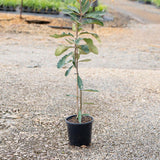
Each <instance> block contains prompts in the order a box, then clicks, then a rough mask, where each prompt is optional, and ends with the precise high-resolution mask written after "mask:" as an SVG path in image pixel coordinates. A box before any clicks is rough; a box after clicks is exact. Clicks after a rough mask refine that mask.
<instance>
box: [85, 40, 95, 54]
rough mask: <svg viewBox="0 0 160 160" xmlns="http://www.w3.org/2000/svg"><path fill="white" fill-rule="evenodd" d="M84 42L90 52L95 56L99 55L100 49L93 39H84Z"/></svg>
mask: <svg viewBox="0 0 160 160" xmlns="http://www.w3.org/2000/svg"><path fill="white" fill-rule="evenodd" d="M83 40H84V41H85V42H86V43H87V45H88V48H89V51H90V52H92V53H94V54H98V49H97V47H96V46H95V45H94V44H93V41H92V39H90V38H84V39H83Z"/></svg>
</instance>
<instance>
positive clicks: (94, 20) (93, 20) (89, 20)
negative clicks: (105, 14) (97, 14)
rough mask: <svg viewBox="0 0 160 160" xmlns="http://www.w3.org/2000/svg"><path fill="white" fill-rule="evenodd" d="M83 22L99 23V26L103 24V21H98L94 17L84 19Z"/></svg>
mask: <svg viewBox="0 0 160 160" xmlns="http://www.w3.org/2000/svg"><path fill="white" fill-rule="evenodd" d="M83 24H84V25H85V24H97V25H100V26H104V24H103V22H102V21H99V20H96V19H85V20H84V21H83Z"/></svg>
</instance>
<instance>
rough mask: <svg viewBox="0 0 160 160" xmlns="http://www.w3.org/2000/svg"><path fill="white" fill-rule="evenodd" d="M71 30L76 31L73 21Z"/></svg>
mask: <svg viewBox="0 0 160 160" xmlns="http://www.w3.org/2000/svg"><path fill="white" fill-rule="evenodd" d="M72 31H74V32H75V31H76V24H75V23H72Z"/></svg>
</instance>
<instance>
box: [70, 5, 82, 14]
mask: <svg viewBox="0 0 160 160" xmlns="http://www.w3.org/2000/svg"><path fill="white" fill-rule="evenodd" d="M67 8H68V9H69V10H71V11H74V12H76V13H78V14H79V13H80V12H79V10H78V9H77V8H76V7H73V6H67Z"/></svg>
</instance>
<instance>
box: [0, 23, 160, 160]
mask: <svg viewBox="0 0 160 160" xmlns="http://www.w3.org/2000/svg"><path fill="white" fill-rule="evenodd" d="M22 28H24V30H23V29H22ZM159 28H160V25H159V24H156V25H154V24H148V25H142V24H137V23H132V24H130V25H128V27H126V28H107V27H104V28H97V29H96V31H95V32H97V33H99V34H100V37H101V39H102V43H101V44H98V43H97V42H96V43H97V45H98V47H99V55H98V56H95V55H93V56H92V57H93V58H92V59H93V61H91V62H89V63H86V64H84V65H82V66H80V74H81V77H82V79H83V80H84V85H85V86H86V88H95V89H98V90H99V91H100V92H99V93H94V94H93V93H92V94H91V93H85V95H84V102H86V101H87V102H94V105H92V106H89V105H85V106H84V110H85V112H86V113H89V114H90V115H91V116H93V117H94V125H93V136H92V145H91V146H90V147H88V148H85V147H81V148H79V147H72V146H69V145H68V138H67V131H66V124H65V121H64V118H65V117H67V116H69V115H71V114H74V113H75V99H73V98H67V97H66V96H65V95H66V94H68V93H70V94H74V92H75V85H73V84H75V77H74V71H72V72H71V74H70V76H69V77H67V78H65V77H64V72H65V69H62V70H58V69H57V68H56V63H57V61H58V58H56V57H55V56H54V50H55V48H56V46H57V45H58V44H59V43H64V41H63V40H57V39H56V40H55V39H53V38H51V37H49V35H50V34H53V33H57V32H63V31H58V30H52V29H49V28H48V27H47V26H40V25H26V24H25V25H24V24H23V25H22V26H18V27H15V28H14V31H13V30H11V29H8V28H7V27H4V28H3V30H1V32H0V159H2V160H9V159H10V160H21V159H24V160H28V159H31V160H32V159H35V160H36V159H39V160H50V159H52V160H58V159H59V160H85V159H86V160H91V159H93V160H106V159H108V160H112V159H113V160H115V159H117V160H119V159H120V160H128V159H133V160H135V159H137V160H143V159H147V160H159V157H160V36H159V35H160V30H159ZM12 31H13V32H12Z"/></svg>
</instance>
